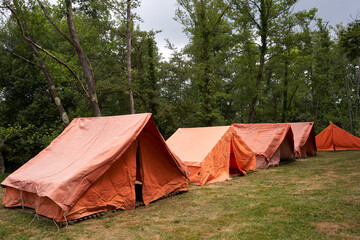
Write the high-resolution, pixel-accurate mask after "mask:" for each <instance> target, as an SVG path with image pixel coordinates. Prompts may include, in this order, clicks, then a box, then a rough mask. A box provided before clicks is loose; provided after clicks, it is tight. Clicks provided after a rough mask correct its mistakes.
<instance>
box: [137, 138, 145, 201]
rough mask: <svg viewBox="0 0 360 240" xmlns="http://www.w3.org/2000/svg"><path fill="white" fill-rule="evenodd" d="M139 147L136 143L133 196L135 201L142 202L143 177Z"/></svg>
mask: <svg viewBox="0 0 360 240" xmlns="http://www.w3.org/2000/svg"><path fill="white" fill-rule="evenodd" d="M140 155H141V154H140V147H139V145H138V147H137V150H136V181H135V197H136V200H135V201H136V202H143V198H142V187H143V178H142V172H141V161H140V158H141V156H140Z"/></svg>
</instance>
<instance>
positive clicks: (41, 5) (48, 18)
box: [37, 0, 74, 46]
mask: <svg viewBox="0 0 360 240" xmlns="http://www.w3.org/2000/svg"><path fill="white" fill-rule="evenodd" d="M37 2H38V4H39V5H40V7H41V9H42V10H43V12H44V15H45V17H46V18H47V20H49V22H50V23H51V25H53V27H54V28H55V29H56V31H58V32H59V33H60V34H61V36H63V37H64V38H65V39H66V40H67V41H68V42H69V43H70V44H71V45H73V46H74V42H73V41H72V40H71V39H70V38H69V37H68V36H66V34H65V33H64V32H63V31H61V29H60V28H59V27H58V26H57V25H56V24H55V22H54V21H53V20H52V18H51V17H50V15H49V14H48V12H47V11H46V9H45V7H44V5H43V4H42V3H41V2H40V0H37Z"/></svg>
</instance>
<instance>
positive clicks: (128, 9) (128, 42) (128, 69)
mask: <svg viewBox="0 0 360 240" xmlns="http://www.w3.org/2000/svg"><path fill="white" fill-rule="evenodd" d="M126 6H127V7H126V49H127V65H126V75H127V80H128V84H129V103H130V112H131V114H135V107H134V96H133V90H132V87H131V0H127V2H126Z"/></svg>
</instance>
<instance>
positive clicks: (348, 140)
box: [316, 123, 360, 151]
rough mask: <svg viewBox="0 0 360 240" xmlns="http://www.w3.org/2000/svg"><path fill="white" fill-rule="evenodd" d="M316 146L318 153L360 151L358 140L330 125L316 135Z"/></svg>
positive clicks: (359, 141) (359, 140)
mask: <svg viewBox="0 0 360 240" xmlns="http://www.w3.org/2000/svg"><path fill="white" fill-rule="evenodd" d="M316 146H317V149H318V151H339V150H360V139H359V138H357V137H355V136H354V135H352V134H350V133H348V132H346V131H345V130H343V129H341V128H339V127H338V126H336V125H335V124H333V123H332V124H330V125H329V126H328V127H327V128H325V129H324V130H323V131H322V132H321V133H319V134H318V135H316Z"/></svg>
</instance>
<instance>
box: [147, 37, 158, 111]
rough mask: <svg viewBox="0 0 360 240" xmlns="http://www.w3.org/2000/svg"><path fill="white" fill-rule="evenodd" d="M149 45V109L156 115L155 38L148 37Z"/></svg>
mask: <svg viewBox="0 0 360 240" xmlns="http://www.w3.org/2000/svg"><path fill="white" fill-rule="evenodd" d="M147 44H148V45H147V47H148V56H149V60H150V61H149V76H148V78H149V81H150V83H151V89H150V92H149V109H150V111H151V112H152V113H153V114H154V115H156V114H157V106H158V105H157V102H156V99H155V98H156V95H157V81H156V68H155V56H154V39H153V38H148V39H147Z"/></svg>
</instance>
